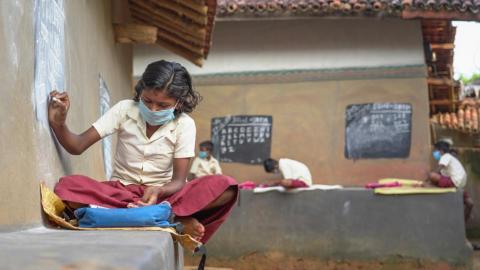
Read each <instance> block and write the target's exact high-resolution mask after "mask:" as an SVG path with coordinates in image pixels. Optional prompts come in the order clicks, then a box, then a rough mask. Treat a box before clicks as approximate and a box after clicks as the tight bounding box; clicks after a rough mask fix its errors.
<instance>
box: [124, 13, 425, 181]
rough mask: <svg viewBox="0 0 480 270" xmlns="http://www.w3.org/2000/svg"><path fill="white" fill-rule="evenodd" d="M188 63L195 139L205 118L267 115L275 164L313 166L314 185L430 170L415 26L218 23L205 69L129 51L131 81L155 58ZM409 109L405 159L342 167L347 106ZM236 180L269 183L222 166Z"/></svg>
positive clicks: (153, 52)
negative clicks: (194, 94) (287, 161)
mask: <svg viewBox="0 0 480 270" xmlns="http://www.w3.org/2000/svg"><path fill="white" fill-rule="evenodd" d="M161 58H165V59H169V60H174V61H179V62H181V63H182V64H185V65H186V66H187V68H188V69H189V70H190V71H191V73H192V74H194V79H193V80H194V84H195V85H196V89H197V90H198V91H199V92H200V93H201V94H202V96H203V98H204V99H203V101H202V103H201V104H200V105H199V106H198V109H197V110H196V111H195V112H194V113H193V114H192V115H193V117H194V119H195V120H196V124H197V134H198V135H197V140H198V141H202V140H205V139H209V138H210V121H211V118H212V117H219V116H227V115H241V114H262V115H272V116H273V128H272V129H273V133H272V152H271V155H272V157H273V158H283V157H287V158H292V159H296V160H299V161H302V162H304V163H305V164H307V165H308V167H309V168H310V170H311V172H312V175H313V179H314V183H322V184H344V185H361V184H363V183H365V182H367V181H374V180H377V179H378V178H383V177H402V178H409V179H412V178H416V179H423V178H424V177H425V175H426V172H427V171H428V169H429V156H430V154H429V129H428V96H427V85H426V81H425V67H424V58H423V45H422V36H421V27H420V23H419V22H418V21H401V20H376V19H350V20H348V19H342V20H324V19H319V20H288V21H243V22H219V23H217V24H216V28H215V32H214V35H213V47H212V49H211V52H210V55H209V58H208V60H207V61H206V64H205V66H204V67H203V68H198V67H194V66H193V65H192V64H190V63H187V62H186V61H185V60H182V59H181V58H179V57H177V56H174V55H172V54H171V53H168V52H166V51H164V50H162V49H161V48H155V47H148V48H147V47H143V46H138V47H136V48H135V49H134V74H135V76H136V77H138V76H140V75H141V73H142V72H143V69H144V68H145V65H146V64H148V63H149V62H152V61H154V60H157V59H161ZM369 102H405V103H410V104H412V108H413V116H412V144H411V152H410V156H409V157H408V158H406V159H370V160H357V161H353V160H347V159H345V157H344V131H345V109H346V106H348V105H350V104H357V103H369ZM221 166H222V168H223V169H224V173H226V174H229V175H232V176H234V177H236V178H237V179H238V180H239V181H244V180H254V181H257V182H261V181H264V180H267V179H269V178H271V177H272V176H270V175H267V174H265V173H264V171H263V167H262V166H258V165H257V166H253V165H244V164H239V163H221Z"/></svg>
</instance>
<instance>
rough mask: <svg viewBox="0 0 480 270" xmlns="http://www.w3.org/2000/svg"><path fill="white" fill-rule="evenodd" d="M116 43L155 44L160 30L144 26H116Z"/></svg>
mask: <svg viewBox="0 0 480 270" xmlns="http://www.w3.org/2000/svg"><path fill="white" fill-rule="evenodd" d="M113 29H114V33H115V41H116V42H117V43H138V44H154V43H155V42H156V41H157V32H158V29H157V27H155V26H151V25H144V24H133V23H129V24H114V25H113Z"/></svg>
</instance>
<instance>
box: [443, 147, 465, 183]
mask: <svg viewBox="0 0 480 270" xmlns="http://www.w3.org/2000/svg"><path fill="white" fill-rule="evenodd" d="M438 164H439V165H443V166H445V167H444V168H443V169H441V170H440V173H441V174H442V175H445V176H449V177H450V178H451V179H452V182H453V183H454V184H455V186H456V187H457V188H464V187H465V184H466V183H467V173H466V172H465V169H464V168H463V166H462V163H460V161H458V159H457V158H455V157H454V156H452V155H450V154H449V153H446V154H443V155H442V157H441V158H440V161H439V162H438Z"/></svg>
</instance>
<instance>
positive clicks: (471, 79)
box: [458, 73, 480, 85]
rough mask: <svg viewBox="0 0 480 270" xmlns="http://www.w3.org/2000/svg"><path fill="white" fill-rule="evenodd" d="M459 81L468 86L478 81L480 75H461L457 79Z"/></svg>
mask: <svg viewBox="0 0 480 270" xmlns="http://www.w3.org/2000/svg"><path fill="white" fill-rule="evenodd" d="M458 79H459V80H460V81H462V82H463V84H464V85H467V84H470V83H472V82H474V81H476V80H480V73H473V74H472V76H470V77H469V78H468V77H465V76H464V75H463V74H461V75H460V78H458Z"/></svg>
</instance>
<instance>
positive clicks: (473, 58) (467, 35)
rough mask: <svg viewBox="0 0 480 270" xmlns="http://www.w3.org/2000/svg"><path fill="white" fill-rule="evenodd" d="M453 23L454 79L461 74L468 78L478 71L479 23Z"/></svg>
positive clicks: (479, 59) (479, 53)
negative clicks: (454, 28)
mask: <svg viewBox="0 0 480 270" xmlns="http://www.w3.org/2000/svg"><path fill="white" fill-rule="evenodd" d="M453 25H454V26H456V27H457V34H456V37H455V51H454V57H453V71H454V73H455V78H456V79H458V78H459V77H460V75H461V74H463V76H465V77H467V78H468V77H470V76H471V75H472V74H473V73H475V72H476V73H480V23H476V22H453Z"/></svg>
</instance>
